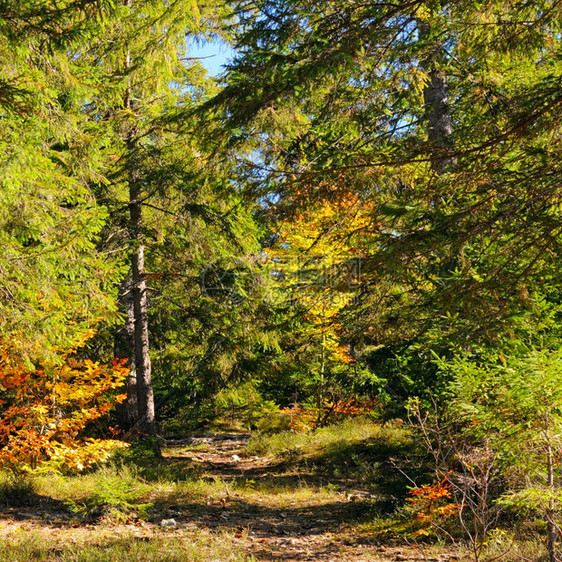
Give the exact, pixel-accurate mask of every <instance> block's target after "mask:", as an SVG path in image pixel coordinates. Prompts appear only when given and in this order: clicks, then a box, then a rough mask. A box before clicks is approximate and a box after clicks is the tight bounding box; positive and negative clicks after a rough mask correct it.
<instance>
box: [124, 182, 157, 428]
mask: <svg viewBox="0 0 562 562" xmlns="http://www.w3.org/2000/svg"><path fill="white" fill-rule="evenodd" d="M131 176H132V177H130V178H129V214H130V221H131V222H130V228H129V232H130V237H131V245H132V249H131V256H130V257H131V271H132V276H133V277H132V287H131V289H132V300H133V314H134V357H135V372H136V383H137V400H138V413H139V427H140V429H141V431H142V432H143V433H145V434H147V435H151V436H154V435H156V425H155V417H154V393H153V391H152V373H151V365H150V355H149V338H148V294H147V287H146V276H145V270H144V243H143V239H142V203H141V193H140V186H139V182H138V180H137V178H136V177H134V176H136V174H135V172H134V171H133V172H132V173H131Z"/></svg>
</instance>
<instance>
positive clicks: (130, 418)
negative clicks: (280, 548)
mask: <svg viewBox="0 0 562 562" xmlns="http://www.w3.org/2000/svg"><path fill="white" fill-rule="evenodd" d="M119 307H120V308H121V312H123V313H126V317H125V324H124V325H123V326H121V328H120V329H119V330H118V331H117V333H116V334H115V342H114V346H115V357H118V358H119V359H127V360H128V366H129V375H128V377H127V380H126V382H125V385H124V388H123V390H124V392H125V393H126V394H127V398H126V399H125V401H124V402H123V403H121V404H118V405H117V421H118V423H119V427H121V429H123V430H124V431H126V432H127V433H132V432H133V431H134V430H135V429H136V428H137V424H138V421H139V410H138V401H137V374H136V369H135V354H134V351H133V350H134V346H135V311H134V304H133V292H132V281H131V280H130V279H124V280H123V281H122V282H121V284H120V285H119Z"/></svg>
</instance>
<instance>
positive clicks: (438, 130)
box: [418, 20, 454, 175]
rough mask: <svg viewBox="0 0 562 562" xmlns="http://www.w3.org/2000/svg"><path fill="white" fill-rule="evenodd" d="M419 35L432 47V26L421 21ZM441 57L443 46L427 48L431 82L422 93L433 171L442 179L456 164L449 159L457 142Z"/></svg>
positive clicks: (425, 66)
mask: <svg viewBox="0 0 562 562" xmlns="http://www.w3.org/2000/svg"><path fill="white" fill-rule="evenodd" d="M418 33H419V39H420V41H421V42H422V43H429V41H430V39H431V28H430V25H429V23H427V22H425V21H421V20H418ZM442 54H443V49H442V46H441V44H440V43H435V44H434V45H431V44H428V45H427V53H426V55H425V57H424V58H423V60H422V61H421V65H422V68H423V69H424V71H425V72H426V74H427V78H428V80H427V83H426V85H425V88H424V91H423V99H424V106H425V116H426V119H427V137H428V140H429V143H430V144H431V168H432V170H434V171H435V172H436V173H437V174H439V175H440V174H442V173H444V172H446V171H447V168H449V167H450V166H451V165H452V164H454V159H453V158H451V156H450V153H451V152H452V151H453V149H454V142H453V120H452V118H451V107H450V105H449V91H448V88H447V77H446V75H445V72H443V70H442V69H441V68H439V60H440V59H441V58H442Z"/></svg>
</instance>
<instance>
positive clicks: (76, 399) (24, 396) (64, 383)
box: [0, 331, 128, 472]
mask: <svg viewBox="0 0 562 562" xmlns="http://www.w3.org/2000/svg"><path fill="white" fill-rule="evenodd" d="M92 334H93V332H92V331H88V332H86V333H84V334H83V335H82V336H81V337H80V338H79V339H78V341H77V342H76V343H75V344H74V345H73V346H72V347H71V348H70V349H68V350H58V351H57V353H56V354H55V357H54V358H50V359H45V360H43V361H39V364H37V365H35V367H32V366H30V365H28V363H27V362H26V361H25V360H24V358H23V357H22V356H21V355H20V354H19V353H18V349H17V344H16V343H14V342H13V341H12V342H9V341H0V392H1V394H2V400H1V406H0V407H2V408H4V411H3V412H2V414H1V418H0V446H1V449H0V465H1V466H3V467H5V468H9V469H11V470H13V471H14V472H20V471H40V470H61V471H73V470H75V471H80V470H83V469H85V468H88V467H90V466H92V465H93V464H95V463H98V462H101V461H104V460H106V459H107V458H108V456H109V454H110V452H111V451H112V450H114V449H115V448H118V447H121V446H123V445H124V444H123V443H122V442H120V441H116V440H108V439H93V438H88V437H82V435H81V433H82V432H83V430H84V428H85V427H86V425H87V424H88V423H89V422H91V421H93V420H95V419H97V418H99V417H100V416H103V415H105V414H107V412H108V411H109V410H110V408H111V407H112V406H113V404H114V403H115V402H119V401H122V400H123V399H124V395H121V396H116V395H115V392H114V391H115V389H117V388H119V387H121V386H122V383H123V380H124V379H125V377H126V376H127V372H128V370H127V367H126V366H125V364H124V363H123V362H121V361H119V360H115V361H114V362H113V364H112V365H100V364H99V363H97V362H93V361H90V360H88V359H84V360H82V359H78V358H76V351H77V349H78V348H80V347H82V346H83V345H84V343H85V341H86V340H87V339H88V338H90V337H91V335H92ZM112 391H113V392H112Z"/></svg>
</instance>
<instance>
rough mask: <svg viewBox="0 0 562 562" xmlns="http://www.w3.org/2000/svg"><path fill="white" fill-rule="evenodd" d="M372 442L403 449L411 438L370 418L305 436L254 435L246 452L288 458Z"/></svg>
mask: <svg viewBox="0 0 562 562" xmlns="http://www.w3.org/2000/svg"><path fill="white" fill-rule="evenodd" d="M373 439H377V440H378V441H380V442H386V443H400V444H403V445H408V444H410V443H411V437H410V435H409V434H408V433H407V432H406V430H404V429H403V428H400V427H397V426H381V425H380V423H376V422H374V421H372V420H371V419H369V418H352V419H348V420H345V421H344V422H342V423H340V424H337V425H329V426H327V427H323V428H320V429H316V430H313V431H310V432H307V433H293V432H291V431H284V432H281V433H276V434H273V435H271V434H269V433H257V434H255V435H253V436H252V437H251V438H250V441H249V442H248V445H247V447H246V450H247V452H248V454H251V455H273V456H278V457H290V456H293V455H302V454H309V455H310V454H314V453H318V452H320V451H322V450H326V449H327V448H340V447H342V446H345V445H347V444H349V443H353V442H361V441H366V440H373Z"/></svg>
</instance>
